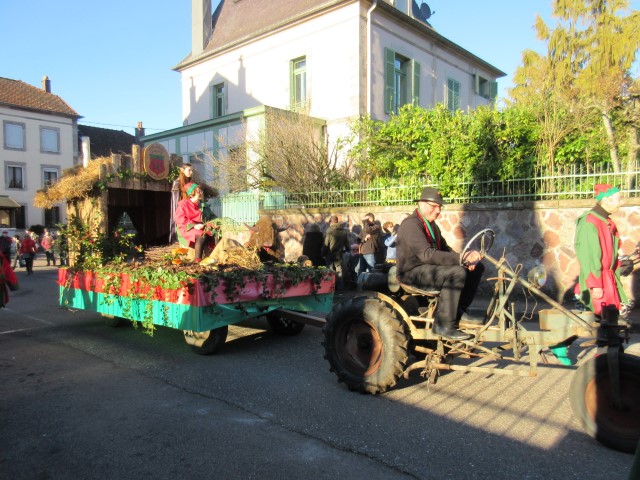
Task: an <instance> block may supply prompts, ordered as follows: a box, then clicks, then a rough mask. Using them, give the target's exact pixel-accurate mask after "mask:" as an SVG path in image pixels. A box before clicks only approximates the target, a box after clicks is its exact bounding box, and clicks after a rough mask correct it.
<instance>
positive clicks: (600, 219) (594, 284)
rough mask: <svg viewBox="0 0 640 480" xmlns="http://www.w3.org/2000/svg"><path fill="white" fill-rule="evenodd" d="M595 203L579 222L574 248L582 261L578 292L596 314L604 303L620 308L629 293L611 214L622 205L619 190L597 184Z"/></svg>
mask: <svg viewBox="0 0 640 480" xmlns="http://www.w3.org/2000/svg"><path fill="white" fill-rule="evenodd" d="M595 196H596V205H595V207H593V209H591V210H589V211H588V212H586V213H584V214H583V215H582V216H581V217H580V218H578V221H577V223H576V236H575V249H576V256H577V257H578V262H579V263H580V275H579V277H578V284H577V285H576V290H575V291H576V295H578V297H579V299H580V301H581V302H582V303H584V304H585V305H586V306H587V307H588V308H589V309H590V310H591V311H593V312H594V313H595V314H596V315H600V311H601V309H602V305H603V304H604V305H613V306H615V307H616V308H617V309H618V310H620V306H621V304H623V303H625V302H626V301H627V296H626V295H625V293H624V289H623V288H622V283H621V282H620V261H619V260H618V250H619V248H620V235H619V234H618V229H617V228H616V224H615V223H614V221H613V220H612V219H611V218H610V217H609V215H610V214H612V213H615V212H617V211H618V209H619V208H620V191H619V190H618V188H617V187H612V186H611V185H606V184H599V185H596V186H595Z"/></svg>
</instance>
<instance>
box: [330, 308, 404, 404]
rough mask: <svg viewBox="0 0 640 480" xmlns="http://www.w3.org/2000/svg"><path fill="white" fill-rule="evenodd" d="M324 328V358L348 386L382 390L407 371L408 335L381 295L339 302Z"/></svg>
mask: <svg viewBox="0 0 640 480" xmlns="http://www.w3.org/2000/svg"><path fill="white" fill-rule="evenodd" d="M323 330H324V343H323V345H324V348H325V358H326V359H327V360H328V361H329V365H330V369H331V371H332V372H335V374H336V375H337V376H338V381H340V382H344V383H345V384H346V385H347V386H348V387H349V389H351V390H356V391H360V392H363V393H372V394H375V393H382V392H385V391H386V390H388V389H389V388H391V387H393V386H394V385H395V384H396V383H397V381H398V378H400V376H401V375H402V373H403V372H404V370H405V367H406V365H407V349H408V348H409V335H408V334H407V333H406V331H405V325H404V324H403V323H402V321H401V320H399V319H398V317H397V316H396V314H395V312H394V310H393V309H392V308H391V307H390V306H389V305H387V304H386V303H384V302H383V301H381V300H380V299H378V298H372V297H356V298H351V299H348V300H345V301H344V302H341V303H339V304H337V305H336V306H334V307H333V310H332V311H331V313H330V314H329V315H328V317H327V323H326V324H325V326H324V329H323Z"/></svg>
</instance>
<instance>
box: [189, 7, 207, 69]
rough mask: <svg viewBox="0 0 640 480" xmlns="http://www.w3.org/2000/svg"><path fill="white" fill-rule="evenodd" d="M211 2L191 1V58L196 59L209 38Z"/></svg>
mask: <svg viewBox="0 0 640 480" xmlns="http://www.w3.org/2000/svg"><path fill="white" fill-rule="evenodd" d="M211 23H212V18H211V0H191V56H192V57H197V56H198V55H200V54H201V53H202V51H203V50H204V48H205V47H206V46H207V42H208V41H209V37H210V36H211Z"/></svg>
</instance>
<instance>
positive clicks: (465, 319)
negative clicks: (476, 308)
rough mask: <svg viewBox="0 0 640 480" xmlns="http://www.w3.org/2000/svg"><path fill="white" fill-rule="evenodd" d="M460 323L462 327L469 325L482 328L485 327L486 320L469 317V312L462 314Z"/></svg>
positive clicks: (459, 318)
mask: <svg viewBox="0 0 640 480" xmlns="http://www.w3.org/2000/svg"><path fill="white" fill-rule="evenodd" d="M458 320H459V321H460V325H469V326H473V327H481V326H482V325H484V318H480V317H474V316H473V315H469V314H468V313H467V312H462V314H461V315H460V316H459V317H458Z"/></svg>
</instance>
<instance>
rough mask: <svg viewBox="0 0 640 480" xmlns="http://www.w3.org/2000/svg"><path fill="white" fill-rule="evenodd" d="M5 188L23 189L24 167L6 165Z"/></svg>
mask: <svg viewBox="0 0 640 480" xmlns="http://www.w3.org/2000/svg"><path fill="white" fill-rule="evenodd" d="M6 169H7V170H6V176H5V179H6V186H7V188H17V189H24V188H25V182H24V166H23V165H7V166H6Z"/></svg>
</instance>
